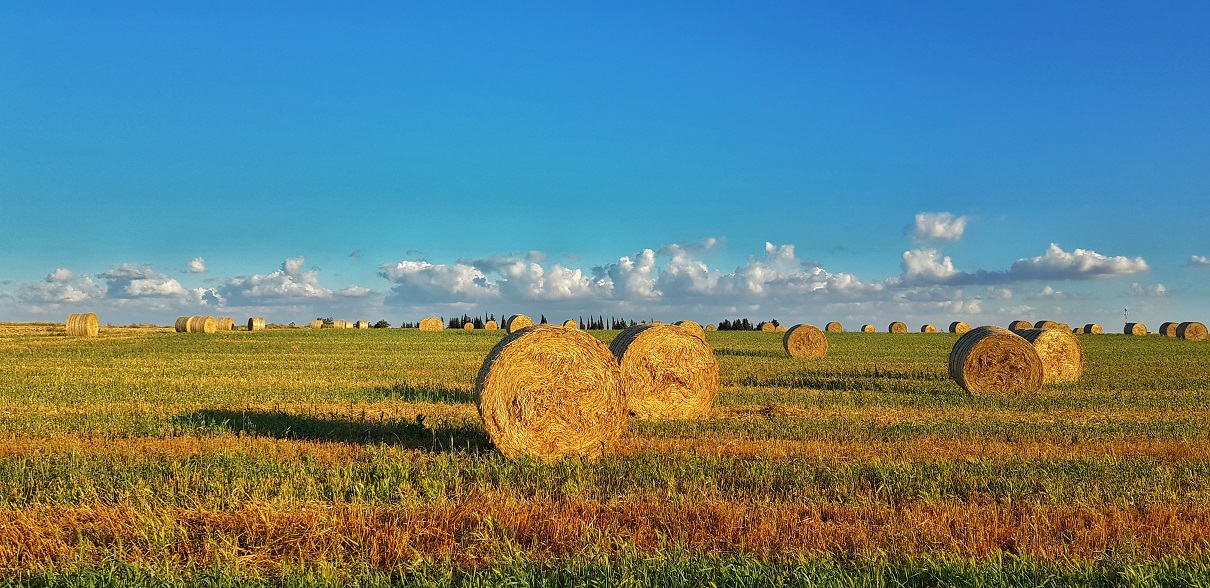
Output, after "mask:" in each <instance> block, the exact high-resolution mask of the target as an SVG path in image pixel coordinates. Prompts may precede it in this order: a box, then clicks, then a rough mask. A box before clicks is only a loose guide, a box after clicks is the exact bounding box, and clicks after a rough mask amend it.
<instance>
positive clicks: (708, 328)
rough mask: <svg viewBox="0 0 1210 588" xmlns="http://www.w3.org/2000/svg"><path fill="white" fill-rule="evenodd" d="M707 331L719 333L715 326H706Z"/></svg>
mask: <svg viewBox="0 0 1210 588" xmlns="http://www.w3.org/2000/svg"><path fill="white" fill-rule="evenodd" d="M706 330H707V331H717V330H718V327H716V326H714V325H706Z"/></svg>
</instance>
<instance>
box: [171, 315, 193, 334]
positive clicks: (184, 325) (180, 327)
mask: <svg viewBox="0 0 1210 588" xmlns="http://www.w3.org/2000/svg"><path fill="white" fill-rule="evenodd" d="M190 318H191V317H187V316H178V317H176V324H175V325H173V328H174V329H176V332H178V333H188V332H189V319H190Z"/></svg>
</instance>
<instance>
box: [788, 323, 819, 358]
mask: <svg viewBox="0 0 1210 588" xmlns="http://www.w3.org/2000/svg"><path fill="white" fill-rule="evenodd" d="M781 346H782V347H783V348H784V349H785V350H786V354H787V355H789V356H790V357H812V358H813V357H824V356H825V355H827V354H828V337H827V335H824V333H823V331H821V330H819V329H818V328H816V327H815V325H808V324H805V323H802V324H797V325H794V326H793V327H790V328H789V329H787V330H786V334H785V335H784V336H782V338H781Z"/></svg>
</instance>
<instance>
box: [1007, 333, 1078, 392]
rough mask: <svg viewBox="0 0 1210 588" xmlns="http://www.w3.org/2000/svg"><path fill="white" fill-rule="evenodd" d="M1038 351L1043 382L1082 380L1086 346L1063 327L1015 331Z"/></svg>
mask: <svg viewBox="0 0 1210 588" xmlns="http://www.w3.org/2000/svg"><path fill="white" fill-rule="evenodd" d="M1014 332H1015V333H1016V334H1018V335H1020V336H1021V337H1022V338H1023V339H1025V340H1026V341H1029V343H1030V345H1033V346H1034V350H1035V351H1037V352H1038V357H1039V358H1041V359H1042V383H1043V384H1051V383H1068V382H1078V381H1080V375H1082V374H1083V373H1084V346H1082V345H1080V341H1079V340H1078V339H1076V338H1075V336H1074V335H1072V334H1071V333H1070V332H1068V331H1064V330H1062V329H1025V330H1024V331H1014Z"/></svg>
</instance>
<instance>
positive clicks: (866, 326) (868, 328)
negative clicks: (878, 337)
mask: <svg viewBox="0 0 1210 588" xmlns="http://www.w3.org/2000/svg"><path fill="white" fill-rule="evenodd" d="M861 332H862V333H876V332H878V329H877V328H875V327H874V325H871V324H864V325H861Z"/></svg>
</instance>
